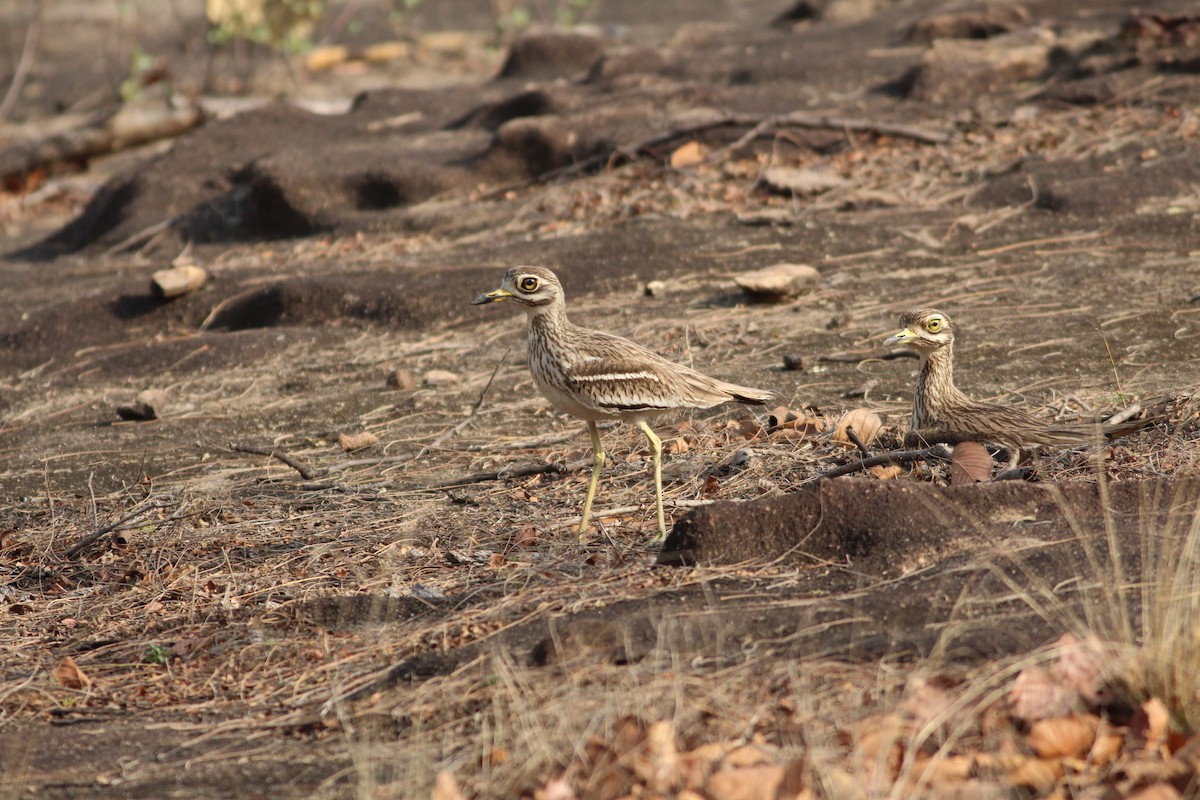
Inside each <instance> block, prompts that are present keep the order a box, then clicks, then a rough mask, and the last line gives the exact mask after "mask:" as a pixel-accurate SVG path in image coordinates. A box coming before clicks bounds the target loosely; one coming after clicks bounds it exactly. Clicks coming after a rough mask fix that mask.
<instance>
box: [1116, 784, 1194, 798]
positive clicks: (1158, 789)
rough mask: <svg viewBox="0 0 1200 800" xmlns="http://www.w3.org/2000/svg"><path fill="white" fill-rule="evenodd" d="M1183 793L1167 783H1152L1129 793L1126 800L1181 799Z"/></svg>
mask: <svg viewBox="0 0 1200 800" xmlns="http://www.w3.org/2000/svg"><path fill="white" fill-rule="evenodd" d="M1182 798H1183V795H1181V794H1180V793H1179V790H1178V789H1176V788H1175V787H1174V786H1172V785H1171V784H1169V783H1154V784H1151V785H1149V786H1147V787H1145V788H1144V789H1139V790H1138V791H1136V792H1134V793H1133V794H1131V795H1129V796H1128V798H1127V800H1182Z"/></svg>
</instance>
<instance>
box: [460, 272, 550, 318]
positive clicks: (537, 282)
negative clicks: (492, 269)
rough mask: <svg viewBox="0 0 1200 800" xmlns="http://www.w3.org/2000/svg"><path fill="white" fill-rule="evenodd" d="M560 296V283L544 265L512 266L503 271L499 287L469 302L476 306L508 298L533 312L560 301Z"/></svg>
mask: <svg viewBox="0 0 1200 800" xmlns="http://www.w3.org/2000/svg"><path fill="white" fill-rule="evenodd" d="M562 297H563V290H562V284H560V283H559V282H558V277H557V276H556V275H555V274H554V273H553V272H551V271H550V270H548V269H546V268H545V267H513V268H512V269H510V270H509V271H508V272H506V273H504V280H503V281H501V282H500V288H499V289H493V290H492V291H490V292H485V293H484V294H481V295H479V297H476V298H475V299H474V300H472V301H471V304H472V305H477V306H478V305H482V304H484V303H495V302H499V301H501V300H509V301H512V302H514V303H516V304H518V305H520V306H523V307H524V308H525V310H526V311H529V312H533V311H536V310H538V309H539V308H542V307H545V306H549V305H551V304H553V303H554V302H555V301H561V300H562Z"/></svg>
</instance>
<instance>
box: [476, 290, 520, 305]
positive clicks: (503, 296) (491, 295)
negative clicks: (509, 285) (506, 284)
mask: <svg viewBox="0 0 1200 800" xmlns="http://www.w3.org/2000/svg"><path fill="white" fill-rule="evenodd" d="M510 297H512V292H510V291H509V290H508V289H493V290H492V291H490V292H484V293H483V294H481V295H479V297H476V298H475V299H474V300H472V301H471V305H473V306H481V305H483V304H484V303H494V302H496V301H497V300H507V299H508V298H510Z"/></svg>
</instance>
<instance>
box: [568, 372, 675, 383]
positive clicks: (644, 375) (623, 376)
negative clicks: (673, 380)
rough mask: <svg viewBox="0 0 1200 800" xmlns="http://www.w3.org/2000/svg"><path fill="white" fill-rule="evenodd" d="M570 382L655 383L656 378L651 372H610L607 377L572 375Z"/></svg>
mask: <svg viewBox="0 0 1200 800" xmlns="http://www.w3.org/2000/svg"><path fill="white" fill-rule="evenodd" d="M571 379H572V380H576V381H580V382H581V383H587V382H588V381H633V380H642V379H645V380H652V381H657V380H658V376H657V375H655V374H654V373H653V372H610V373H608V374H607V375H572V376H571Z"/></svg>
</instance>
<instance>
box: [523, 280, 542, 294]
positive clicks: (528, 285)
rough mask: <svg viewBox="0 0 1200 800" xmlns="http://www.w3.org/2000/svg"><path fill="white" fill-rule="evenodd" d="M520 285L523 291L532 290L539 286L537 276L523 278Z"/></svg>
mask: <svg viewBox="0 0 1200 800" xmlns="http://www.w3.org/2000/svg"><path fill="white" fill-rule="evenodd" d="M520 287H521V291H522V292H532V291H533V290H535V289H537V287H538V281H537V278H522V279H521V283H520Z"/></svg>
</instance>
